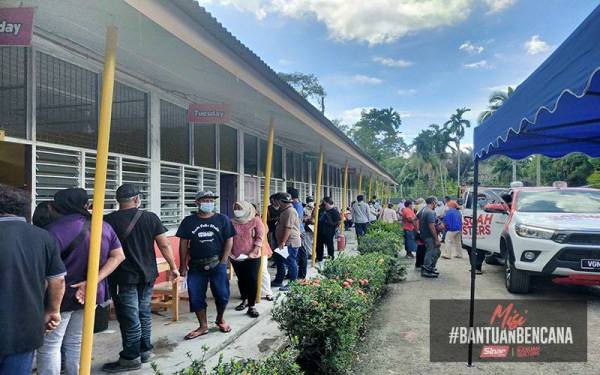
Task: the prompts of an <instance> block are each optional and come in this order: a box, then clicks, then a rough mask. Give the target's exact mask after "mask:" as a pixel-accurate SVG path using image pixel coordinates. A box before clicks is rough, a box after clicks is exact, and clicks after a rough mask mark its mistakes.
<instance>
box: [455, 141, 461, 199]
mask: <svg viewBox="0 0 600 375" xmlns="http://www.w3.org/2000/svg"><path fill="white" fill-rule="evenodd" d="M456 157H457V159H456V165H457V168H456V188H457V189H458V192H457V193H456V199H458V198H460V139H459V141H458V149H457V150H456Z"/></svg>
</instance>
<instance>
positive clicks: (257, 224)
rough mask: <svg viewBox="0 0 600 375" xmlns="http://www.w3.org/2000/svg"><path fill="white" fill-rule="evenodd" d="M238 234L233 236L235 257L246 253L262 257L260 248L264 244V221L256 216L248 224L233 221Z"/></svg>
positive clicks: (233, 255) (232, 251)
mask: <svg viewBox="0 0 600 375" xmlns="http://www.w3.org/2000/svg"><path fill="white" fill-rule="evenodd" d="M233 227H234V228H235V232H236V235H235V236H234V237H233V247H232V248H231V255H232V257H233V258H234V259H235V258H237V257H239V256H240V255H242V254H244V255H247V256H248V257H250V258H258V257H260V248H261V247H262V246H263V238H264V235H265V231H264V227H263V223H262V221H261V220H260V218H259V217H255V218H253V219H252V220H250V221H249V222H247V223H246V224H236V223H233Z"/></svg>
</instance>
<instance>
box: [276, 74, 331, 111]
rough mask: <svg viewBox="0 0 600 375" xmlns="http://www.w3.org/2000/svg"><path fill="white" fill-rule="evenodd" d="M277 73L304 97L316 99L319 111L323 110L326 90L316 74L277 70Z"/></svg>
mask: <svg viewBox="0 0 600 375" xmlns="http://www.w3.org/2000/svg"><path fill="white" fill-rule="evenodd" d="M277 75H278V76H279V78H281V79H282V80H284V81H285V82H287V83H288V84H289V85H290V86H292V87H293V88H294V89H295V90H296V91H297V92H298V94H300V95H301V96H302V97H303V98H304V99H306V100H309V99H313V100H316V101H317V103H318V105H319V107H320V108H321V112H323V113H324V112H325V97H326V96H327V92H326V91H325V88H323V86H322V85H321V83H320V82H319V79H318V78H317V76H315V75H314V74H305V73H299V72H294V73H283V72H279V73H277Z"/></svg>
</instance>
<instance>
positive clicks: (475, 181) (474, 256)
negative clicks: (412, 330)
mask: <svg viewBox="0 0 600 375" xmlns="http://www.w3.org/2000/svg"><path fill="white" fill-rule="evenodd" d="M478 191H479V159H478V158H475V163H474V165H473V202H472V203H471V204H472V206H473V218H472V221H471V223H472V229H473V233H472V237H471V238H472V240H471V254H470V256H469V260H470V261H471V301H470V305H469V327H470V328H473V320H474V315H475V264H476V263H477V208H478V202H477V195H478ZM465 203H466V202H465ZM467 365H468V366H469V367H471V366H472V365H473V341H472V340H471V336H470V335H469V353H468V357H467Z"/></svg>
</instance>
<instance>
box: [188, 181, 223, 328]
mask: <svg viewBox="0 0 600 375" xmlns="http://www.w3.org/2000/svg"><path fill="white" fill-rule="evenodd" d="M217 198H219V197H218V196H217V195H216V194H214V193H213V192H212V191H201V192H199V193H198V194H196V205H198V212H197V213H194V214H192V215H190V216H187V217H186V218H185V219H183V221H182V222H181V224H180V225H179V229H177V234H176V236H177V237H179V238H180V239H181V241H180V242H179V259H180V262H181V265H180V268H179V270H180V272H181V275H182V276H186V275H187V285H188V295H189V297H190V311H192V312H194V313H195V314H196V318H197V319H198V324H199V326H198V328H196V329H195V330H193V331H192V332H189V333H188V334H187V335H186V336H185V337H184V339H185V340H191V339H195V338H197V337H200V336H202V335H205V334H207V333H208V318H207V316H206V308H207V303H206V290H207V288H208V285H209V284H210V290H211V292H212V295H213V297H214V298H215V304H216V305H217V319H216V321H215V324H216V325H217V327H218V328H219V330H220V331H221V332H223V333H227V332H230V331H231V327H230V326H229V324H228V323H227V322H226V321H225V319H224V318H223V315H224V313H225V309H226V308H227V303H229V278H228V277H227V264H228V262H229V255H230V254H231V248H232V246H233V236H235V229H234V227H233V224H232V223H231V220H230V219H229V218H228V217H227V216H225V215H221V214H218V213H216V212H215V199H217ZM188 255H189V262H188Z"/></svg>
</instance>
